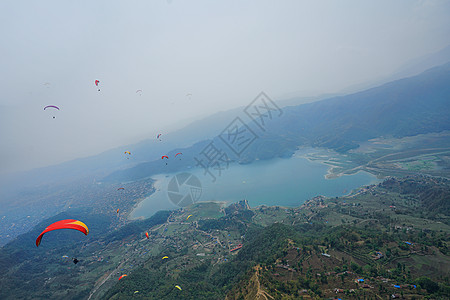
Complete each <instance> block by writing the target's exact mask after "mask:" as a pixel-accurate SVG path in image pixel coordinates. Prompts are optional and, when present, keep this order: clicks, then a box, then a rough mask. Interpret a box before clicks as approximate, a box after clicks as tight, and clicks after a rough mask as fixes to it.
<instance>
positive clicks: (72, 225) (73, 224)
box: [36, 219, 89, 247]
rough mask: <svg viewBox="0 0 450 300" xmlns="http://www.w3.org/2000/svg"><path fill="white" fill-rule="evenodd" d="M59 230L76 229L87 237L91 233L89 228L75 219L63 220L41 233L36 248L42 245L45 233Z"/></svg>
mask: <svg viewBox="0 0 450 300" xmlns="http://www.w3.org/2000/svg"><path fill="white" fill-rule="evenodd" d="M57 229H75V230H78V231H81V232H82V233H84V234H85V235H88V233H89V229H88V227H87V226H86V224H84V223H83V222H81V221H78V220H73V219H67V220H61V221H58V222H55V223H53V224H51V225H49V226H48V227H47V228H45V230H44V231H42V232H41V234H40V235H39V236H38V237H37V239H36V247H39V245H40V244H41V240H42V236H43V235H44V234H45V233H47V232H49V231H52V230H57Z"/></svg>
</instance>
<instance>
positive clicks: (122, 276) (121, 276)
mask: <svg viewBox="0 0 450 300" xmlns="http://www.w3.org/2000/svg"><path fill="white" fill-rule="evenodd" d="M125 276H127V274H123V275H120V277H119V280H120V279H122V278H124V277H125Z"/></svg>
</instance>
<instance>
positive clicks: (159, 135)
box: [156, 133, 162, 141]
mask: <svg viewBox="0 0 450 300" xmlns="http://www.w3.org/2000/svg"><path fill="white" fill-rule="evenodd" d="M161 135H162V134H161V133H159V134H158V135H157V136H156V138H157V139H159V140H160V141H161V139H160V137H161Z"/></svg>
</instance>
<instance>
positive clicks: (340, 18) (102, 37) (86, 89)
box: [0, 0, 450, 174]
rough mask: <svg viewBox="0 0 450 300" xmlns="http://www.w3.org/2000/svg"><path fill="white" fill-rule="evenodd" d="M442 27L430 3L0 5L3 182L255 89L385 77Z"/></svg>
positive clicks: (242, 101)
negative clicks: (54, 107)
mask: <svg viewBox="0 0 450 300" xmlns="http://www.w3.org/2000/svg"><path fill="white" fill-rule="evenodd" d="M449 15H450V1H433V0H427V1H412V0H405V1H392V0H386V1H381V0H376V1H360V0H354V1H342V0H339V1H338V0H336V1H317V0H314V1H280V0H273V1H261V0H255V1H230V0H226V1H225V0H224V1H195V0H191V1H187V0H172V1H167V0H152V1H151V0H142V1H138V0H129V1H112V0H105V1H92V0H91V1H62V0H55V1H45V0H43V1H31V0H30V1H20V0H3V1H0V82H1V89H0V149H1V155H0V174H2V173H3V174H5V173H7V172H10V171H17V170H27V169H31V168H35V167H40V166H45V165H50V164H55V163H59V162H62V161H65V160H69V159H73V158H76V157H83V156H88V155H91V154H92V155H93V154H97V153H99V152H102V151H105V150H107V149H111V148H113V147H116V146H120V145H124V144H129V143H134V142H137V141H139V140H142V139H145V138H154V137H155V135H156V134H157V133H159V132H167V131H170V130H172V129H173V128H174V126H175V125H176V124H180V122H181V123H182V122H184V121H185V120H188V119H195V118H199V117H200V116H205V115H208V114H211V113H214V112H217V111H219V110H226V109H229V108H234V107H238V106H241V105H246V104H247V103H249V102H250V101H251V100H253V98H254V97H255V96H256V95H258V93H259V92H260V91H265V92H266V93H267V94H268V95H269V96H271V97H272V98H274V99H276V100H280V99H282V98H283V97H285V96H286V95H291V96H292V95H300V96H306V95H311V96H313V95H317V94H321V93H332V92H337V91H340V90H342V89H344V88H346V87H348V86H351V85H354V84H358V83H363V82H367V81H370V80H373V79H377V78H380V77H383V76H387V75H389V74H391V73H392V72H394V71H395V70H396V69H397V68H398V67H400V66H402V65H403V64H404V63H406V62H408V61H409V60H411V59H414V58H417V57H420V56H422V55H425V54H428V53H432V52H435V51H438V50H440V49H441V48H443V47H445V46H447V45H448V44H449V42H450V41H449V36H450V18H449V17H448V16H449ZM95 79H98V80H100V85H99V86H100V89H101V91H100V92H98V91H97V88H96V87H95V85H94V80H95ZM137 90H142V94H139V93H136V91H137ZM188 93H191V94H192V96H190V97H187V96H186V95H187V94H188ZM46 105H57V106H59V107H60V109H61V110H60V111H59V112H53V111H50V110H46V111H44V110H43V108H44V106H46ZM53 116H55V119H53ZM174 124H175V125H174ZM175 127H176V126H175Z"/></svg>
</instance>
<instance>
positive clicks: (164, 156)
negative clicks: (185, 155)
mask: <svg viewBox="0 0 450 300" xmlns="http://www.w3.org/2000/svg"><path fill="white" fill-rule="evenodd" d="M164 158H166V159H169V157H168V156H167V155H163V156H161V159H164ZM166 165H167V163H166Z"/></svg>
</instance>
